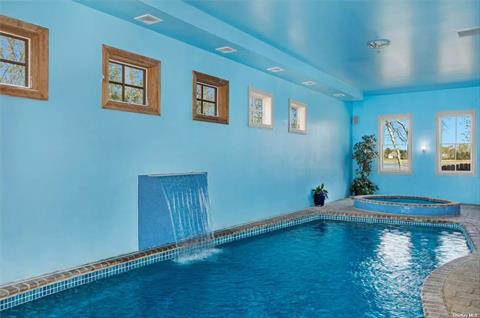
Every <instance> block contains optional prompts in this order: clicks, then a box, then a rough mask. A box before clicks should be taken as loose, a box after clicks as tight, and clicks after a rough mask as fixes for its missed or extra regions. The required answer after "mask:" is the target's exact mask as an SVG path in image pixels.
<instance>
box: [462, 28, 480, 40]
mask: <svg viewBox="0 0 480 318" xmlns="http://www.w3.org/2000/svg"><path fill="white" fill-rule="evenodd" d="M457 34H458V36H459V37H461V38H463V37H465V36H474V35H480V27H473V28H468V29H463V30H457Z"/></svg>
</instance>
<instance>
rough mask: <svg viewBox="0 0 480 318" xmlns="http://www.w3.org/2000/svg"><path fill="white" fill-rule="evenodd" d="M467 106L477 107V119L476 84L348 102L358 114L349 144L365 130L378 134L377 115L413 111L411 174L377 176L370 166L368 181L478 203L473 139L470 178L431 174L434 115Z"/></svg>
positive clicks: (383, 188) (479, 180)
mask: <svg viewBox="0 0 480 318" xmlns="http://www.w3.org/2000/svg"><path fill="white" fill-rule="evenodd" d="M469 109H475V110H476V115H477V123H478V118H479V116H480V87H478V86H477V87H470V88H458V89H446V90H437V91H426V92H416V93H405V94H393V95H378V96H368V97H366V98H365V99H364V100H363V101H360V102H355V103H353V115H354V116H358V117H359V124H358V125H354V126H353V128H352V134H353V138H352V139H353V141H352V143H356V142H358V141H359V140H360V139H361V137H362V136H363V135H365V134H375V135H377V129H378V123H377V120H378V117H379V116H382V115H388V114H406V113H409V114H411V115H412V125H413V135H412V137H413V146H412V148H413V153H412V155H413V166H412V168H413V170H412V173H411V174H410V175H394V174H380V173H378V171H377V167H375V168H374V172H373V174H372V181H374V182H375V183H376V184H377V185H378V186H379V187H380V191H379V193H381V194H406V195H422V196H429V197H434V198H445V199H450V200H455V201H459V202H464V203H474V204H480V174H479V168H480V151H479V150H480V148H479V143H478V142H477V154H478V155H477V160H476V164H477V173H476V175H475V176H440V175H437V174H436V172H435V171H436V166H435V165H436V154H435V149H436V139H435V138H436V137H435V129H436V128H435V120H436V119H435V118H436V113H437V112H444V111H455V110H469ZM477 126H478V124H477ZM479 132H480V129H478V127H477V133H476V140H477V141H480V134H479ZM377 139H378V138H377ZM422 145H426V146H427V151H426V152H425V153H422V150H421V147H422Z"/></svg>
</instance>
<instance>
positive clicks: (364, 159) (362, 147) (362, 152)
mask: <svg viewBox="0 0 480 318" xmlns="http://www.w3.org/2000/svg"><path fill="white" fill-rule="evenodd" d="M376 145H377V139H376V138H375V135H365V136H363V137H362V141H359V142H357V143H356V144H355V145H354V146H353V159H355V161H356V162H357V168H356V170H355V172H356V173H357V175H356V177H355V179H353V181H352V186H351V187H350V192H351V193H352V195H365V194H374V193H375V191H377V190H378V187H377V186H376V185H375V184H373V182H372V181H370V179H368V177H369V175H370V172H371V171H372V163H373V161H374V160H375V159H376V158H378V152H377V150H376Z"/></svg>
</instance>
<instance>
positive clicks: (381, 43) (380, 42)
mask: <svg viewBox="0 0 480 318" xmlns="http://www.w3.org/2000/svg"><path fill="white" fill-rule="evenodd" d="M389 45H390V40H387V39H375V40H370V41H368V42H367V46H368V48H370V49H374V50H380V49H384V48H386V47H387V46H389Z"/></svg>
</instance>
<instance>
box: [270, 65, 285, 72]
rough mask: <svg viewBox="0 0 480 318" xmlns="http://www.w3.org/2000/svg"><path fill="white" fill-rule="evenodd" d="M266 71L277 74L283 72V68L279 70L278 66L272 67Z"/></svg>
mask: <svg viewBox="0 0 480 318" xmlns="http://www.w3.org/2000/svg"><path fill="white" fill-rule="evenodd" d="M267 71H269V72H272V73H278V72H283V71H285V70H284V69H283V68H281V67H280V66H272V67H269V68H267Z"/></svg>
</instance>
